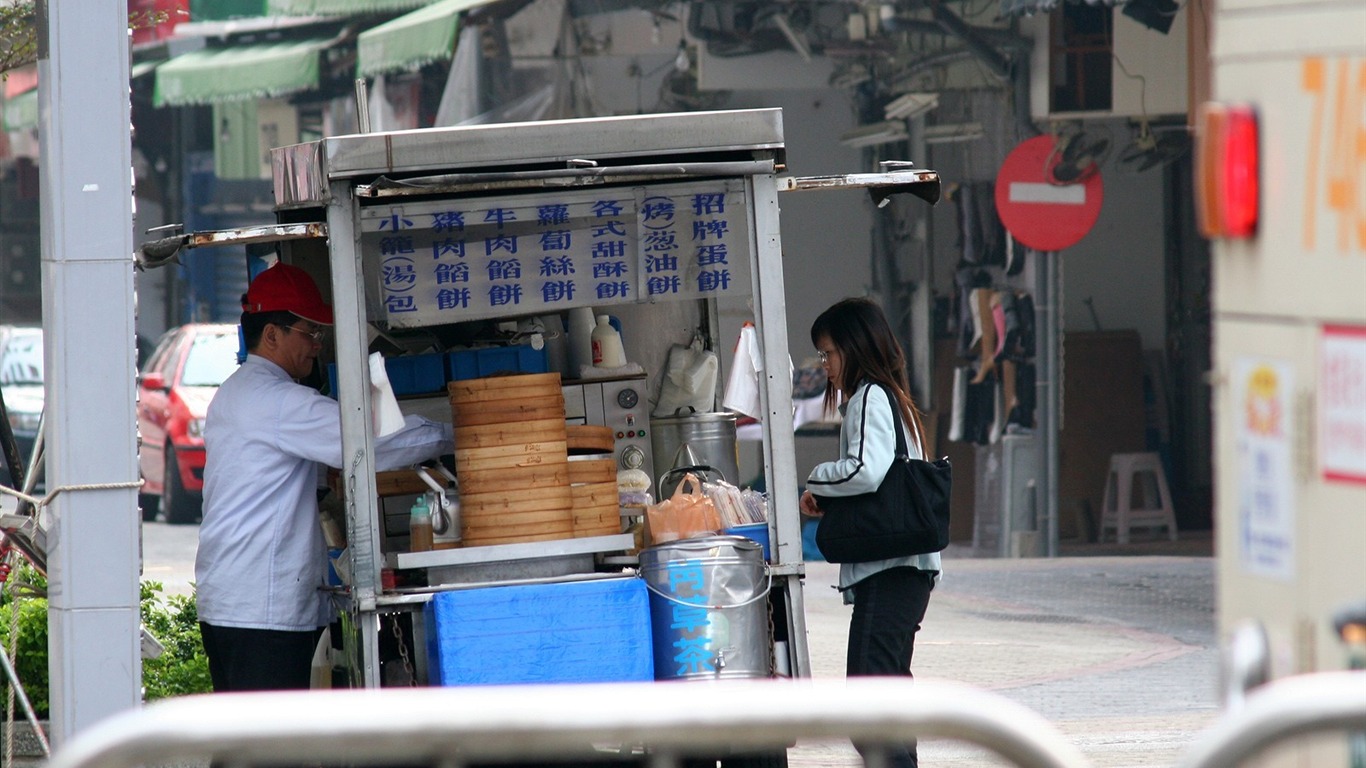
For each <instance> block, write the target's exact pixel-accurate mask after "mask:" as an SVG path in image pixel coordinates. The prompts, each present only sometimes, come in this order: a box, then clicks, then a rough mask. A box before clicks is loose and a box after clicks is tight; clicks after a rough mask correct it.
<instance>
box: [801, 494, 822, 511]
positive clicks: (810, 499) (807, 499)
mask: <svg viewBox="0 0 1366 768" xmlns="http://www.w3.org/2000/svg"><path fill="white" fill-rule="evenodd" d="M801 509H802V514H803V515H806V516H808V517H820V516H821V515H823V514H825V513H824V512H822V511H821V508H820V507H819V506H817V505H816V497H815V496H812V495H811V491H802V501H801Z"/></svg>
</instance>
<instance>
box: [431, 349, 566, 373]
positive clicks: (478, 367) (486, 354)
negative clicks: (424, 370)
mask: <svg viewBox="0 0 1366 768" xmlns="http://www.w3.org/2000/svg"><path fill="white" fill-rule="evenodd" d="M549 372H550V357H549V355H548V354H546V350H545V348H544V347H543V348H541V349H532V348H531V346H530V345H527V344H519V345H517V346H511V347H490V348H488V349H462V350H460V351H458V352H448V353H446V380H447V381H464V380H465V379H482V378H484V377H485V376H492V375H494V374H496V373H549Z"/></svg>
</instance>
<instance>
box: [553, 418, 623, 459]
mask: <svg viewBox="0 0 1366 768" xmlns="http://www.w3.org/2000/svg"><path fill="white" fill-rule="evenodd" d="M565 439H566V440H567V441H568V443H569V453H570V455H578V454H585V453H612V452H613V451H615V450H616V448H617V439H616V436H615V435H614V434H613V433H612V428H611V427H601V426H597V425H595V424H571V425H569V426H568V427H565Z"/></svg>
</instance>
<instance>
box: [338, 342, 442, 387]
mask: <svg viewBox="0 0 1366 768" xmlns="http://www.w3.org/2000/svg"><path fill="white" fill-rule="evenodd" d="M444 362H445V360H444V355H441V354H439V353H433V354H428V355H403V356H401V357H386V358H384V370H385V372H387V373H388V374H389V384H390V386H392V387H393V388H394V394H395V395H426V394H431V393H433V392H441V391H443V390H445V388H446V371H445V368H444ZM327 384H328V394H330V395H331V396H332V397H333V398H335V397H336V396H337V365H336V363H329V364H328V365H327Z"/></svg>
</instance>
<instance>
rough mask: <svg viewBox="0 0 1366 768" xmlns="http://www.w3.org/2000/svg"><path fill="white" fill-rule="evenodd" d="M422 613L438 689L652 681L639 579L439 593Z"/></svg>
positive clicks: (651, 655) (644, 600)
mask: <svg viewBox="0 0 1366 768" xmlns="http://www.w3.org/2000/svg"><path fill="white" fill-rule="evenodd" d="M424 613H425V620H426V623H427V654H428V665H427V668H428V670H429V676H430V678H431V682H432V684H433V685H512V684H517V683H611V682H632V681H640V680H654V645H653V642H652V641H651V633H650V603H649V598H648V594H647V592H646V588H645V583H644V582H643V581H641V580H640V579H637V578H624V579H604V580H600V581H579V582H565V583H560V584H519V585H513V586H506V587H487V588H483V589H467V590H456V591H452V592H440V593H438V594H436V595H435V596H434V597H433V598H432V601H431V602H430V603H428V604H427V606H426V608H425V611H424Z"/></svg>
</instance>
